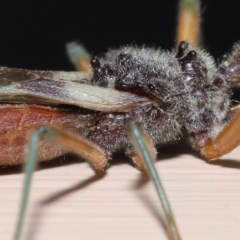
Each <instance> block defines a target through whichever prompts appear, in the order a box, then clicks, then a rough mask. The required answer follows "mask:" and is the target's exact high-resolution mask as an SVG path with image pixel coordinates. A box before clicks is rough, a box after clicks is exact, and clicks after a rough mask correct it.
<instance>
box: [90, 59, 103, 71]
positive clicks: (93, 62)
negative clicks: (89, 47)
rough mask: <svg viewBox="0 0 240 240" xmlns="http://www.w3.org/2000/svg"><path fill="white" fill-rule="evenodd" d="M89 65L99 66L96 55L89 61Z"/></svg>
mask: <svg viewBox="0 0 240 240" xmlns="http://www.w3.org/2000/svg"><path fill="white" fill-rule="evenodd" d="M90 63H91V66H92V67H93V69H97V68H100V67H101V64H100V61H99V58H98V57H93V58H92V59H91V61H90Z"/></svg>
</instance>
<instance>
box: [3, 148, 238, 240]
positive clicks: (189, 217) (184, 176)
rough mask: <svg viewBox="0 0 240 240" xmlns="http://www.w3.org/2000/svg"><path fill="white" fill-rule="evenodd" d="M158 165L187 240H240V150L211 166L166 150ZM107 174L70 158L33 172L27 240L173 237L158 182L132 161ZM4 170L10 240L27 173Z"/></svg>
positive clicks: (178, 150)
mask: <svg viewBox="0 0 240 240" xmlns="http://www.w3.org/2000/svg"><path fill="white" fill-rule="evenodd" d="M160 151H161V154H159V160H158V161H157V163H156V164H157V168H158V171H159V173H160V177H161V179H162V181H163V184H164V186H165V190H166V192H167V195H168V197H169V200H170V203H171V206H172V209H173V211H174V213H175V217H176V221H177V224H178V226H179V231H180V234H181V236H182V240H190V239H191V240H194V239H195V240H203V239H204V240H208V239H209V240H210V239H211V240H212V239H218V240H226V239H231V240H234V239H240V148H238V149H236V150H235V151H233V152H232V153H231V154H228V155H226V156H225V157H224V158H222V159H221V160H219V161H217V162H216V163H215V164H209V163H207V162H205V161H204V160H202V159H201V158H200V156H199V155H197V154H194V153H193V152H192V151H191V150H189V149H188V148H185V147H182V146H172V147H167V148H162V149H160ZM110 164H111V166H110V168H109V169H108V170H107V171H106V174H105V175H104V173H102V175H101V174H100V175H98V176H95V175H94V172H93V171H92V169H91V168H90V167H89V165H88V164H87V163H85V162H82V161H76V160H72V161H71V162H70V163H68V164H67V159H63V160H56V161H52V162H49V163H45V164H42V165H41V166H40V167H39V169H38V170H37V171H36V172H35V174H34V181H33V188H32V192H31V199H30V205H29V208H28V215H27V221H26V224H25V230H24V234H23V237H22V239H24V240H54V239H58V240H62V239H64V240H79V239H84V240H90V239H93V240H94V239H98V240H100V239H119V240H120V239H125V240H128V239H129V240H133V239H150V240H155V239H158V240H159V239H163V240H164V239H167V235H166V230H165V226H164V222H163V213H162V210H161V208H160V203H159V202H158V199H157V196H156V193H155V189H154V187H153V184H152V183H151V182H146V181H145V180H144V178H143V177H142V175H141V173H140V172H138V171H137V170H136V169H134V168H133V167H132V165H131V164H130V163H129V161H128V160H127V159H124V160H120V159H119V157H118V159H114V160H112V161H111V163H110ZM19 169H20V168H10V169H9V168H7V169H0V174H1V175H0V183H1V184H0V203H1V207H0V239H1V240H10V239H11V238H12V234H13V228H14V224H15V221H16V213H17V211H18V205H19V198H20V192H21V188H22V181H23V177H24V174H22V173H21V171H20V170H19Z"/></svg>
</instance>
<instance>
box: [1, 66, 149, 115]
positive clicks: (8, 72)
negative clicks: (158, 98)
mask: <svg viewBox="0 0 240 240" xmlns="http://www.w3.org/2000/svg"><path fill="white" fill-rule="evenodd" d="M90 79H91V75H90V74H88V73H81V72H60V71H59V72H58V71H56V72H55V71H29V70H23V69H14V68H6V67H1V68H0V102H2V103H31V104H38V105H50V106H54V105H59V104H67V105H75V106H79V107H82V108H86V109H91V110H96V111H103V112H110V111H129V110H131V109H132V108H135V107H141V106H145V105H151V104H152V102H151V101H150V100H149V99H148V98H146V97H141V96H136V95H134V94H130V93H126V92H120V91H117V90H114V89H110V88H101V87H97V86H92V85H90V84H88V81H90Z"/></svg>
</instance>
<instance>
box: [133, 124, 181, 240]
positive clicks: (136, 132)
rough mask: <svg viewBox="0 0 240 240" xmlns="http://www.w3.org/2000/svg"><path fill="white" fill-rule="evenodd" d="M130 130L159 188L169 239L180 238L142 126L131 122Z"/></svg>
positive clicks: (151, 176) (149, 172)
mask: <svg viewBox="0 0 240 240" xmlns="http://www.w3.org/2000/svg"><path fill="white" fill-rule="evenodd" d="M129 131H130V134H131V137H132V139H133V141H134V142H135V143H136V145H137V147H138V149H139V153H140V154H141V157H142V159H143V160H144V162H145V166H146V169H147V172H148V175H149V176H150V178H151V179H152V181H153V183H154V185H155V188H156V190H157V194H158V196H159V198H160V201H161V204H162V207H163V210H164V212H165V217H166V222H167V227H168V234H169V240H180V239H181V237H180V235H179V232H178V229H177V225H176V223H175V220H174V216H173V213H172V211H171V208H170V204H169V202H168V199H167V196H166V194H165V191H164V189H163V185H162V183H161V181H160V178H159V176H158V173H157V170H156V168H155V165H154V163H153V159H151V157H150V154H149V151H148V149H147V146H146V143H145V142H144V137H143V134H142V132H141V128H140V127H139V126H138V124H136V123H131V124H130V125H129Z"/></svg>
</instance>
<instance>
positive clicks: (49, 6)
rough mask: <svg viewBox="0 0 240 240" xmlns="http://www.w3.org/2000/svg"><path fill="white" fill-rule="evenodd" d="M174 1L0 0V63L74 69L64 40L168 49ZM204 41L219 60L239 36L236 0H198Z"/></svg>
mask: <svg viewBox="0 0 240 240" xmlns="http://www.w3.org/2000/svg"><path fill="white" fill-rule="evenodd" d="M177 3H178V1H177V0H174V1H168V0H158V1H147V0H145V1H124V0H122V1H113V0H112V1H101V0H99V1H90V0H89V1H70V0H69V1H50V0H49V1H31V2H30V1H29V2H28V1H3V0H2V1H1V11H0V65H2V66H8V67H18V68H28V69H42V70H47V69H49V70H50V69H51V70H73V67H72V66H71V64H70V63H69V61H68V59H67V57H66V55H65V44H66V43H67V42H69V41H73V40H80V41H81V42H83V43H84V45H85V47H86V48H87V49H88V50H89V51H90V52H91V53H92V54H99V53H102V52H105V51H106V50H107V49H108V48H109V47H118V46H120V45H124V44H129V43H136V44H139V45H142V44H146V45H150V46H161V47H162V48H166V49H171V48H172V47H173V46H174V41H175V26H176V15H177ZM201 8H202V9H203V13H202V29H203V33H204V44H205V47H206V48H207V49H208V50H209V51H210V53H211V54H212V55H213V56H214V57H216V58H217V59H219V58H220V57H221V56H222V55H223V54H224V53H226V52H228V51H230V49H231V47H232V45H233V43H235V42H236V41H238V40H240V1H239V2H238V1H232V2H230V1H207V0H204V1H202V4H201Z"/></svg>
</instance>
